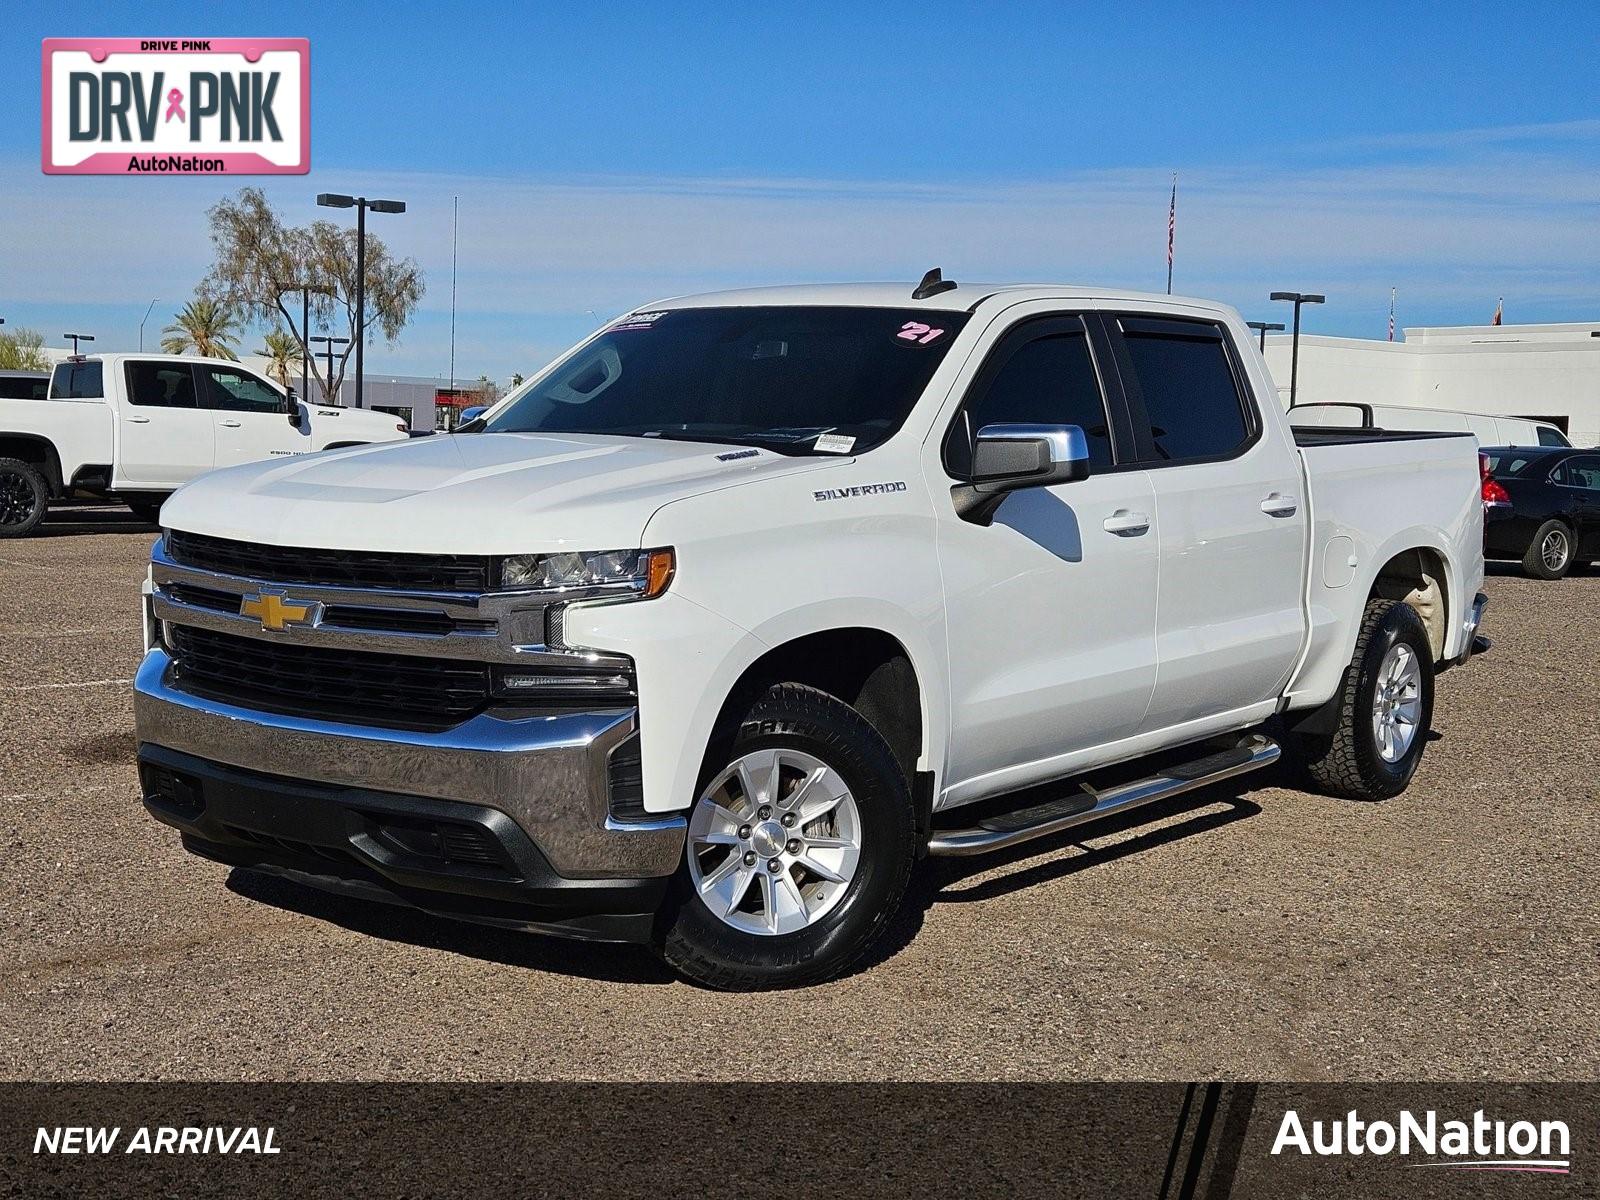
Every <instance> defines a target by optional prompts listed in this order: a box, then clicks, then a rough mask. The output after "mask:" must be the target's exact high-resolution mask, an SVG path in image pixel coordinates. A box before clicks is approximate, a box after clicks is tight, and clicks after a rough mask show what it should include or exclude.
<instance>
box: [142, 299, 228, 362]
mask: <svg viewBox="0 0 1600 1200" xmlns="http://www.w3.org/2000/svg"><path fill="white" fill-rule="evenodd" d="M238 327H239V318H238V317H236V316H234V315H233V310H232V309H230V308H229V307H228V306H227V305H225V304H219V303H217V302H216V301H215V300H211V299H208V298H206V297H205V296H196V297H195V298H194V299H193V300H191V301H189V303H187V304H185V305H184V306H183V311H182V312H180V313H179V314H178V316H177V319H176V320H175V321H174V322H173V323H172V324H171V325H168V326H167V327H166V328H165V329H163V330H162V331H161V332H162V333H164V334H166V335H167V336H166V337H164V338H162V339H161V348H162V349H163V350H165V351H166V352H167V353H168V354H187V353H188V352H189V351H190V350H193V351H194V352H195V353H196V354H200V355H203V356H204V357H206V358H226V359H228V360H229V361H231V362H237V361H238V360H239V356H238V355H237V354H235V353H234V351H233V345H232V343H237V342H238V340H239V334H238Z"/></svg>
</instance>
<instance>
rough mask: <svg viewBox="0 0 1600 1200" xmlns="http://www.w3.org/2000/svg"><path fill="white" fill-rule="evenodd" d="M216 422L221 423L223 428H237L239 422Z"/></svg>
mask: <svg viewBox="0 0 1600 1200" xmlns="http://www.w3.org/2000/svg"><path fill="white" fill-rule="evenodd" d="M217 424H218V425H221V426H222V427H223V428H224V429H237V428H239V422H237V421H218V422H217Z"/></svg>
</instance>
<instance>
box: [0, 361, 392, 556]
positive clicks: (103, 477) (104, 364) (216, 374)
mask: <svg viewBox="0 0 1600 1200" xmlns="http://www.w3.org/2000/svg"><path fill="white" fill-rule="evenodd" d="M406 436H407V432H406V427H405V425H403V424H400V423H399V422H397V421H396V420H395V418H394V417H392V416H389V415H388V414H386V413H376V412H367V411H363V410H361V409H350V408H340V407H334V406H330V405H314V404H307V403H305V402H304V401H302V400H299V399H298V398H296V397H295V395H294V393H293V392H292V391H290V392H287V393H286V392H285V391H284V390H283V389H281V388H279V387H278V386H277V385H275V384H273V383H272V382H271V381H270V380H268V379H266V378H264V377H263V376H261V375H258V374H256V373H255V372H254V371H252V370H250V369H249V368H248V367H245V366H242V365H241V364H239V363H235V362H224V361H222V360H221V359H214V358H196V357H192V356H187V355H173V354H93V355H85V356H81V357H76V358H72V359H69V360H67V361H66V362H62V363H59V364H57V366H56V368H55V370H54V371H53V373H52V374H51V376H50V385H49V390H48V393H47V395H46V396H45V398H43V399H36V398H20V397H18V398H4V397H0V538H7V537H23V536H25V535H27V534H29V533H31V532H32V531H33V530H34V529H35V528H36V527H37V526H38V524H39V522H40V521H42V520H43V519H44V515H45V512H46V509H47V508H48V506H49V504H50V502H51V501H52V500H56V499H61V498H64V497H67V496H70V495H72V494H74V493H76V492H87V493H89V494H91V495H99V496H106V497H110V498H114V499H117V500H121V501H122V502H124V503H126V504H127V505H128V507H130V508H131V509H133V511H134V512H135V513H137V514H138V515H139V516H141V517H143V518H145V519H146V520H149V521H154V520H155V519H156V516H157V514H158V512H159V511H160V508H161V503H162V501H163V500H165V499H166V497H167V496H168V495H169V494H171V493H172V492H173V491H175V490H176V489H177V488H179V487H181V486H182V485H184V484H185V483H188V482H189V481H190V480H191V479H193V478H194V477H195V476H197V475H202V474H204V473H205V472H207V471H210V470H212V469H214V468H216V467H226V466H233V465H235V464H238V463H245V462H255V461H257V460H259V459H264V458H279V457H283V456H286V455H294V454H307V453H310V452H311V451H314V450H327V449H330V448H334V447H340V446H360V445H367V444H370V443H372V442H386V441H398V440H400V439H402V438H405V437H406Z"/></svg>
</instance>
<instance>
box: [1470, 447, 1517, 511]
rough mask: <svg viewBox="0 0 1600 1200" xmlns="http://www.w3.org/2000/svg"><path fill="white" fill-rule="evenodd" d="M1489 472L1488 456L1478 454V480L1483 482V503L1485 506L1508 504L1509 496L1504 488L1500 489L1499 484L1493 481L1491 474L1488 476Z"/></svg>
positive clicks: (1495, 480)
mask: <svg viewBox="0 0 1600 1200" xmlns="http://www.w3.org/2000/svg"><path fill="white" fill-rule="evenodd" d="M1491 470H1492V468H1491V467H1490V466H1489V456H1488V455H1487V454H1479V455H1478V478H1479V479H1481V480H1483V502H1484V503H1485V504H1510V503H1511V496H1510V494H1509V493H1508V492H1507V491H1506V489H1505V488H1503V487H1501V486H1500V482H1499V481H1498V480H1497V479H1495V477H1494V476H1493V475H1492V474H1490V471H1491Z"/></svg>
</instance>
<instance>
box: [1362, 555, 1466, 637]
mask: <svg viewBox="0 0 1600 1200" xmlns="http://www.w3.org/2000/svg"><path fill="white" fill-rule="evenodd" d="M1447 578H1448V576H1446V574H1445V569H1444V559H1443V558H1441V557H1440V555H1439V553H1438V551H1436V550H1430V549H1428V548H1427V547H1425V546H1419V547H1416V548H1415V549H1411V550H1404V551H1402V552H1401V553H1399V554H1396V555H1395V556H1394V557H1393V558H1391V559H1390V560H1389V561H1388V562H1386V563H1385V564H1384V565H1383V570H1381V571H1379V572H1378V578H1377V579H1376V580H1375V581H1374V582H1373V584H1372V595H1373V596H1375V597H1378V598H1381V599H1384V600H1403V601H1404V602H1405V603H1407V604H1409V605H1410V606H1411V607H1412V608H1414V609H1416V610H1417V615H1418V616H1419V617H1421V618H1422V623H1423V625H1425V626H1426V627H1427V630H1428V645H1429V646H1430V647H1431V648H1432V650H1433V659H1434V661H1435V662H1438V661H1439V660H1440V659H1442V658H1443V657H1444V650H1445V638H1446V634H1447V633H1448V632H1449V629H1450V597H1449V594H1448V592H1447V590H1446V589H1447V585H1446V583H1445V580H1446V579H1447Z"/></svg>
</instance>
